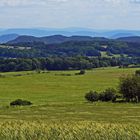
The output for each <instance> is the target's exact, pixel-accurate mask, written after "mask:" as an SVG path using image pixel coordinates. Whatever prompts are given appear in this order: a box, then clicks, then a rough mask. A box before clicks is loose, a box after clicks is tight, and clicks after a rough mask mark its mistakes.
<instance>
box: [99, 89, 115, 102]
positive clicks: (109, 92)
mask: <svg viewBox="0 0 140 140" xmlns="http://www.w3.org/2000/svg"><path fill="white" fill-rule="evenodd" d="M116 97H117V95H116V90H115V89H113V88H108V89H106V90H105V91H104V92H103V93H101V94H100V95H99V100H101V101H105V102H108V101H113V102H114V101H115V100H116Z"/></svg>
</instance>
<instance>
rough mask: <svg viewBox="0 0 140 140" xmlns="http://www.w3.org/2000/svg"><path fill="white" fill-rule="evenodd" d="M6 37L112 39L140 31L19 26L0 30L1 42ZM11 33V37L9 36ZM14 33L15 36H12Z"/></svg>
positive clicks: (139, 34) (135, 34)
mask: <svg viewBox="0 0 140 140" xmlns="http://www.w3.org/2000/svg"><path fill="white" fill-rule="evenodd" d="M3 35H5V36H4V37H5V38H6V36H7V35H8V36H7V38H6V41H7V40H8V41H10V40H13V39H11V38H14V37H15V35H19V36H23V35H26V36H35V37H44V36H53V35H62V36H67V37H69V36H91V37H105V38H110V39H116V38H120V37H130V36H140V31H134V30H94V29H88V28H62V29H55V28H37V29H36V28H25V29H24V28H18V29H5V30H4V29H3V30H0V43H1V42H5V40H4V41H3V39H2V41H1V38H2V37H3ZM9 35H10V37H9ZM12 35H13V37H12Z"/></svg>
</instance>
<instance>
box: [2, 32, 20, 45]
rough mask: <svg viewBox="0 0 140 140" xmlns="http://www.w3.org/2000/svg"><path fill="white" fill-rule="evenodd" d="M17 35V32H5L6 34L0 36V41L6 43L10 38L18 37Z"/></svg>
mask: <svg viewBox="0 0 140 140" xmlns="http://www.w3.org/2000/svg"><path fill="white" fill-rule="evenodd" d="M18 36H19V35H17V34H7V35H2V36H0V43H6V42H8V41H10V40H14V39H16V38H17V37H18Z"/></svg>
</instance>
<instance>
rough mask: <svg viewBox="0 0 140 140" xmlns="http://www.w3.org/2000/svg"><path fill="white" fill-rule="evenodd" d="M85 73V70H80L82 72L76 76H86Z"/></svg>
mask: <svg viewBox="0 0 140 140" xmlns="http://www.w3.org/2000/svg"><path fill="white" fill-rule="evenodd" d="M85 73H86V71H85V70H80V72H79V73H76V74H75V75H84V74H85Z"/></svg>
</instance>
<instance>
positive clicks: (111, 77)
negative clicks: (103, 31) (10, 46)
mask: <svg viewBox="0 0 140 140" xmlns="http://www.w3.org/2000/svg"><path fill="white" fill-rule="evenodd" d="M136 70H137V68H133V69H132V68H129V69H119V68H100V69H93V70H88V71H86V74H85V75H75V73H77V72H78V71H46V72H41V73H38V72H35V71H34V72H33V71H29V72H11V73H1V76H0V121H1V123H0V134H1V135H0V138H4V139H6V138H7V139H16V138H17V139H21V140H22V139H41V140H42V139H43V138H44V139H45V138H46V139H51V138H52V139H53V137H52V134H54V133H55V134H54V136H56V137H54V139H67V138H68V137H69V139H76V138H79V139H85V137H87V138H89V139H90V138H92V139H100V138H101V137H102V139H103V138H104V139H107V138H108V139H109V138H110V139H117V138H118V139H126V138H128V139H129V138H130V139H131V138H132V137H133V138H135V139H139V138H140V134H139V131H140V127H139V121H140V111H139V110H140V104H133V103H111V102H109V103H105V102H95V103H88V102H87V101H86V100H85V99H84V95H85V93H87V92H88V91H90V90H95V91H103V90H104V89H106V88H108V87H114V88H117V86H118V83H119V77H121V76H123V75H127V74H133V73H134V72H135V71H136ZM15 99H26V100H29V101H31V102H32V103H33V105H32V106H29V107H10V106H9V103H10V102H11V101H13V100H15ZM3 128H4V129H3ZM94 128H96V130H95V129H94ZM63 130H65V131H64V132H63ZM133 130H134V131H133ZM28 131H29V133H28V135H27V134H26V133H27V132H28ZM127 132H128V133H129V135H128V134H127ZM4 133H6V134H8V133H9V136H8V135H6V134H4ZM36 133H38V135H36ZM85 133H86V134H85ZM115 133H116V137H115V135H114V134H115ZM59 134H61V135H59ZM83 134H84V135H83ZM104 134H106V135H107V137H106V138H105V137H103V136H104ZM26 135H27V136H28V138H27V137H26ZM41 135H43V136H42V137H41ZM68 135H71V137H70V136H68ZM21 136H22V137H21ZM61 136H62V137H61ZM84 136H85V137H84ZM15 137H16V138H15ZM29 137H30V138H29Z"/></svg>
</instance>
